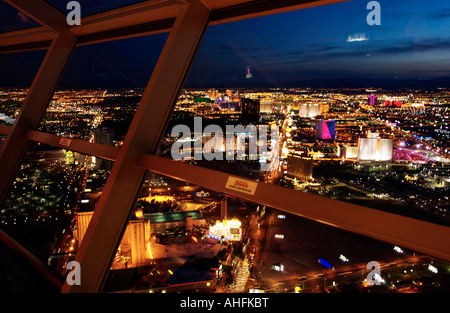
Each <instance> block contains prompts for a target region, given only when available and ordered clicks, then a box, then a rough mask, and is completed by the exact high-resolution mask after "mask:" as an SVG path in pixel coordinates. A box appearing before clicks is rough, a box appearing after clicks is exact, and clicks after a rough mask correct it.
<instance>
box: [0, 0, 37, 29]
mask: <svg viewBox="0 0 450 313" xmlns="http://www.w3.org/2000/svg"><path fill="white" fill-rule="evenodd" d="M37 26H40V24H39V23H38V22H36V21H34V20H33V19H31V18H29V17H28V16H27V15H25V14H24V13H22V12H20V11H18V10H17V9H16V8H14V7H12V6H10V5H9V4H7V3H6V2H4V1H0V33H6V32H11V31H15V30H20V29H26V28H30V27H37Z"/></svg>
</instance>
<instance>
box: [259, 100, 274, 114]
mask: <svg viewBox="0 0 450 313" xmlns="http://www.w3.org/2000/svg"><path fill="white" fill-rule="evenodd" d="M259 104H260V107H259V113H272V112H273V108H272V104H273V100H270V99H263V100H260V102H259Z"/></svg>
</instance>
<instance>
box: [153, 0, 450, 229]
mask: <svg viewBox="0 0 450 313" xmlns="http://www.w3.org/2000/svg"><path fill="white" fill-rule="evenodd" d="M407 3H408V9H407V10H404V6H403V5H404V4H406V2H405V1H399V2H398V3H397V2H395V3H394V2H386V3H382V4H381V8H380V10H381V12H382V18H381V22H380V25H377V24H378V21H377V18H376V15H377V14H378V13H377V8H373V9H371V10H369V9H367V8H366V6H367V2H365V1H349V2H343V3H337V4H333V5H326V6H322V7H316V8H311V9H305V10H299V11H294V12H289V13H282V14H277V15H270V16H266V17H261V18H255V19H248V20H243V21H239V22H233V23H228V24H223V25H216V26H211V27H209V28H208V30H207V32H206V34H205V38H204V41H203V43H202V46H201V47H200V49H199V52H198V54H197V57H196V59H195V61H194V63H193V67H192V70H191V72H190V74H189V77H188V79H187V81H186V84H185V86H184V87H185V89H184V90H183V92H182V94H181V95H180V97H179V99H178V102H177V106H176V108H175V112H174V113H173V115H172V118H171V121H170V123H169V125H168V128H167V130H166V134H165V136H164V138H163V140H162V141H161V149H160V155H161V156H163V157H167V158H171V159H177V160H180V161H184V162H188V163H191V164H195V165H198V166H203V167H208V168H213V169H216V170H220V171H224V172H227V173H230V174H235V175H239V176H243V177H247V178H251V179H254V180H258V181H265V182H268V183H273V184H278V185H281V186H285V187H286V188H292V189H296V190H299V191H304V192H309V193H313V194H318V195H322V196H325V197H331V198H334V199H338V200H343V201H348V202H352V203H357V204H361V205H364V206H368V207H372V208H377V209H380V210H386V211H390V212H393V213H397V214H402V215H407V216H412V217H414V218H418V219H423V220H427V221H432V222H434V223H439V224H445V225H450V214H449V211H448V210H449V202H448V195H447V194H448V187H449V182H450V178H449V177H450V166H449V164H450V158H449V157H450V154H449V153H450V147H449V144H450V141H449V137H448V136H449V133H448V123H449V115H448V103H449V101H450V95H449V87H448V86H449V85H448V77H447V76H448V74H449V72H448V66H449V65H450V62H449V59H448V57H446V56H445V55H446V53H447V52H446V49H445V48H444V46H445V44H444V43H443V42H444V41H445V42H446V41H448V40H449V39H450V37H449V35H448V33H446V32H445V31H444V30H443V28H442V27H448V26H450V25H449V23H450V21H449V20H448V19H445V18H443V15H442V14H441V13H440V12H441V11H442V10H444V11H445V10H446V9H448V4H444V3H442V2H439V1H431V2H430V3H428V4H427V5H425V4H423V3H422V2H420V1H412V2H411V1H408V2H407ZM336 12H339V14H336ZM323 21H326V23H323ZM333 25H334V26H333ZM424 25H426V27H425V26H424ZM394 29H395V31H394ZM438 38H439V39H438ZM438 60H439V61H438ZM442 66H444V67H442ZM442 77H444V78H442ZM445 77H447V78H445ZM251 125H254V126H255V128H251ZM272 127H274V129H275V131H274V132H272V131H271V128H272ZM227 140H229V141H228V142H227ZM228 143H229V144H228ZM240 149H242V150H240ZM182 153H183V154H182Z"/></svg>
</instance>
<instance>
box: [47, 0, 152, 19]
mask: <svg viewBox="0 0 450 313" xmlns="http://www.w3.org/2000/svg"><path fill="white" fill-rule="evenodd" d="M46 1H47V2H48V3H49V4H51V5H52V6H54V7H55V8H57V9H58V10H59V11H61V12H62V13H64V14H67V13H68V12H69V10H67V3H68V1H65V0H46ZM142 1H144V0H108V1H104V0H78V3H79V4H80V7H81V16H89V15H93V14H96V13H101V12H105V11H109V10H112V9H117V8H120V7H124V6H127V5H131V4H135V3H139V2H142Z"/></svg>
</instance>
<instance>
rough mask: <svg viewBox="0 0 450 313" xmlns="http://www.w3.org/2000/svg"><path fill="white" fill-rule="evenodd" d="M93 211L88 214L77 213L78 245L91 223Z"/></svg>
mask: <svg viewBox="0 0 450 313" xmlns="http://www.w3.org/2000/svg"><path fill="white" fill-rule="evenodd" d="M93 214H94V212H93V211H89V212H78V213H77V235H78V245H80V244H81V241H83V238H84V234H85V233H86V230H87V228H88V226H89V223H90V222H91V219H92V215H93Z"/></svg>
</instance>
